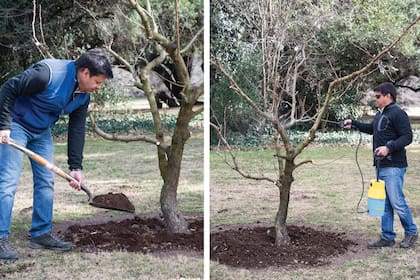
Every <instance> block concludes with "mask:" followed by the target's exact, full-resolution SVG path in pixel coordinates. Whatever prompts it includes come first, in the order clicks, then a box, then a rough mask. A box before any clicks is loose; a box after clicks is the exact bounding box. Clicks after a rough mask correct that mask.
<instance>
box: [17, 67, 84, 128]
mask: <svg viewBox="0 0 420 280" xmlns="http://www.w3.org/2000/svg"><path fill="white" fill-rule="evenodd" d="M41 62H42V63H45V64H47V65H48V67H49V68H50V80H49V82H48V85H47V87H46V88H45V89H44V91H42V92H39V93H36V94H34V95H32V96H19V97H18V98H17V99H16V103H15V107H14V110H13V120H14V121H15V122H17V123H19V124H20V125H22V126H23V127H25V128H26V129H28V130H30V131H32V132H34V133H40V132H42V131H43V130H45V129H48V128H49V127H51V126H52V125H53V124H54V123H55V122H56V121H57V120H58V119H59V117H60V115H65V114H69V113H71V112H73V111H74V110H76V109H77V108H79V107H80V106H82V105H84V104H86V103H87V102H89V98H90V95H89V94H86V93H77V94H74V89H75V86H76V84H77V78H76V64H75V62H74V61H73V60H59V59H44V60H42V61H41Z"/></svg>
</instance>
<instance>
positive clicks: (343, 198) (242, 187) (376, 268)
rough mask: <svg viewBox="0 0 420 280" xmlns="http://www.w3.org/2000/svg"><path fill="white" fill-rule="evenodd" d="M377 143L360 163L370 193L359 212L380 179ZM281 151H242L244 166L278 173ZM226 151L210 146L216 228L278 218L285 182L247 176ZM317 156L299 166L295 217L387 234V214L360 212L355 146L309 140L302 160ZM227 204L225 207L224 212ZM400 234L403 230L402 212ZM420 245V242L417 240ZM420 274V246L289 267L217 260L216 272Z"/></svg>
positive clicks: (245, 275) (411, 173)
mask: <svg viewBox="0 0 420 280" xmlns="http://www.w3.org/2000/svg"><path fill="white" fill-rule="evenodd" d="M370 148H371V147H370V144H366V145H363V146H362V147H361V148H360V152H359V162H360V166H361V168H362V170H363V174H364V178H365V181H366V182H365V193H364V196H363V198H362V201H361V204H360V209H359V210H360V211H363V210H366V207H367V206H366V205H367V190H366V188H367V187H368V185H369V182H370V180H372V179H375V171H374V168H373V167H372V158H371V157H372V154H371V150H370ZM419 153H420V146H418V145H411V146H410V147H409V148H408V157H409V166H410V167H409V169H408V171H407V174H406V184H405V189H404V190H405V194H406V198H407V201H408V203H409V205H410V207H411V209H412V211H413V215H414V219H415V222H416V224H417V225H420V187H419V183H418V182H419V181H420V173H419V172H418V170H419V169H420V157H419ZM273 155H274V151H273V150H270V149H264V150H248V151H237V152H236V156H237V158H238V161H239V163H240V166H241V168H242V169H243V170H244V171H245V173H248V174H252V175H254V176H258V175H264V176H266V177H271V178H274V179H275V177H276V172H277V169H276V163H275V158H274V157H273ZM223 158H224V157H223V154H221V156H220V155H217V154H216V152H215V151H212V152H211V153H210V170H211V172H210V190H211V199H210V205H211V207H210V214H211V227H215V226H217V225H221V224H238V223H255V222H257V221H258V222H261V223H271V224H273V223H274V218H275V214H276V211H277V207H278V201H279V197H278V189H277V188H276V187H275V186H274V185H273V184H271V183H269V182H264V181H253V180H248V179H244V178H242V177H240V175H239V174H237V173H236V172H235V171H233V170H231V169H229V168H228V166H227V165H226V164H225V163H224V162H223ZM308 159H312V160H313V164H305V165H303V166H302V167H300V168H299V169H297V170H296V172H295V174H294V177H295V181H294V183H293V185H292V189H291V201H290V205H289V214H288V222H289V223H300V224H301V223H304V224H307V225H315V226H323V227H325V228H327V229H328V228H331V229H334V230H339V231H343V232H346V233H348V234H353V235H355V236H358V237H360V238H362V239H363V240H365V241H366V243H367V242H369V241H370V240H373V239H376V238H378V236H379V233H380V219H379V218H377V217H370V216H368V215H367V214H366V213H363V214H360V213H356V205H357V202H358V201H359V199H360V197H361V194H362V184H361V177H360V174H359V171H358V169H357V166H356V163H355V146H344V147H337V146H330V145H317V146H311V147H309V148H308V149H307V150H306V151H305V152H304V153H303V154H302V155H300V157H299V158H298V160H297V161H296V162H300V161H302V160H308ZM222 209H224V211H220V210H222ZM395 229H396V232H397V234H398V236H397V241H400V240H401V239H402V237H403V232H402V227H401V225H400V222H399V220H398V218H396V221H395ZM417 244H420V243H417ZM419 275H420V245H417V247H416V248H414V249H410V250H402V249H399V248H395V249H384V250H378V251H374V252H372V254H371V255H369V256H365V257H361V258H359V259H354V260H349V261H347V262H345V263H343V264H340V265H331V266H325V267H320V268H308V269H304V268H302V269H298V270H292V271H288V270H287V269H283V268H280V267H273V268H269V269H264V270H252V271H249V270H246V269H237V268H231V267H227V266H225V265H221V264H218V263H216V262H213V261H212V262H211V279H415V278H416V277H418V276H419Z"/></svg>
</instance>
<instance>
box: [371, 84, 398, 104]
mask: <svg viewBox="0 0 420 280" xmlns="http://www.w3.org/2000/svg"><path fill="white" fill-rule="evenodd" d="M373 91H377V92H380V93H381V94H382V95H384V96H385V95H386V94H387V93H389V94H391V96H392V99H393V100H394V102H396V101H397V89H396V88H395V86H394V85H393V84H391V83H382V84H380V85H378V86H377V87H375V88H374V89H373Z"/></svg>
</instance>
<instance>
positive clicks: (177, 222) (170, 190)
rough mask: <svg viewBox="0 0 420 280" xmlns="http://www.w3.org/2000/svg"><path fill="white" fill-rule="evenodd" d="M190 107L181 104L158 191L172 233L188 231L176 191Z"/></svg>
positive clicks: (189, 117) (190, 111)
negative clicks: (161, 184)
mask: <svg viewBox="0 0 420 280" xmlns="http://www.w3.org/2000/svg"><path fill="white" fill-rule="evenodd" d="M192 107H193V104H192V105H191V104H188V103H186V102H184V103H182V104H181V107H180V110H179V114H178V118H177V123H176V127H175V130H174V133H173V136H172V143H171V150H170V151H169V153H168V160H167V165H166V168H165V171H164V173H163V176H162V178H163V180H164V184H163V187H162V190H161V193H160V205H161V209H162V213H163V217H164V219H165V222H166V225H167V230H168V231H169V232H173V233H189V232H190V231H189V229H188V224H187V222H186V221H185V219H184V217H183V215H182V213H181V210H180V209H179V206H178V200H177V192H178V183H179V176H180V173H181V162H182V156H183V153H184V146H185V142H186V141H187V140H188V138H189V137H190V132H189V130H188V123H189V122H190V120H191V118H192V117H193V111H192Z"/></svg>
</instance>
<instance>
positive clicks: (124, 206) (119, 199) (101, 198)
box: [89, 192, 135, 213]
mask: <svg viewBox="0 0 420 280" xmlns="http://www.w3.org/2000/svg"><path fill="white" fill-rule="evenodd" d="M89 205H91V206H94V207H98V208H105V209H112V210H118V211H124V212H130V213H134V211H135V208H134V205H133V204H132V203H131V202H130V200H129V199H128V198H127V196H126V195H125V194H123V193H112V192H110V193H108V194H101V195H97V196H95V197H94V198H93V199H92V201H90V202H89Z"/></svg>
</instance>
